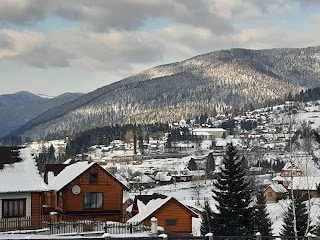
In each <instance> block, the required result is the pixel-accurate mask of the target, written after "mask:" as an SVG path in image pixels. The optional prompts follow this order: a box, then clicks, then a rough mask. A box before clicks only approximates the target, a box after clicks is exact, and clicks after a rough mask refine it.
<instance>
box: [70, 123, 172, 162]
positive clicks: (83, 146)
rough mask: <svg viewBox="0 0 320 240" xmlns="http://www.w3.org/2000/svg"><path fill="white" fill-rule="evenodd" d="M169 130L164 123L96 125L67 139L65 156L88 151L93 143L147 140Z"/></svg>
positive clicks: (106, 143) (105, 143) (104, 143)
mask: <svg viewBox="0 0 320 240" xmlns="http://www.w3.org/2000/svg"><path fill="white" fill-rule="evenodd" d="M168 131H169V125H168V124H164V123H155V124H145V125H140V124H139V125H135V124H126V125H117V124H116V125H113V126H106V127H98V128H94V129H92V130H87V131H84V132H82V133H79V134H77V135H76V136H75V137H73V138H70V139H68V141H67V146H66V157H67V158H69V157H73V156H75V155H76V154H80V153H84V152H87V151H88V148H89V147H91V146H93V145H106V146H108V145H109V144H110V143H111V142H112V141H113V140H115V139H119V140H122V141H127V142H128V141H130V140H134V139H135V140H137V139H138V140H140V141H141V140H148V139H149V137H159V136H160V135H164V133H165V132H168Z"/></svg>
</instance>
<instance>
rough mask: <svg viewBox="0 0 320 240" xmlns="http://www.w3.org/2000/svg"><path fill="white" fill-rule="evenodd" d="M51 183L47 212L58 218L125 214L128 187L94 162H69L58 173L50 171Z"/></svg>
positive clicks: (107, 217) (117, 217) (114, 218)
mask: <svg viewBox="0 0 320 240" xmlns="http://www.w3.org/2000/svg"><path fill="white" fill-rule="evenodd" d="M48 187H49V188H50V189H51V190H52V191H51V192H50V193H47V194H46V207H47V212H48V213H49V212H51V213H52V212H56V213H57V218H58V219H59V220H67V221H68V220H80V219H88V218H103V219H105V220H110V221H121V220H122V218H123V204H122V203H123V191H125V190H129V188H128V187H127V186H125V185H124V184H123V183H121V182H120V181H119V180H118V179H117V178H116V177H114V176H113V175H112V174H111V173H109V172H108V171H106V170H105V169H104V168H102V167H101V166H100V165H99V164H97V163H95V162H87V161H83V162H82V161H81V162H76V163H74V164H70V165H68V166H66V167H65V168H64V169H63V170H62V171H61V172H60V173H59V174H57V175H56V176H54V174H53V173H50V172H49V173H48Z"/></svg>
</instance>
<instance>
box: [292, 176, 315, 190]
mask: <svg viewBox="0 0 320 240" xmlns="http://www.w3.org/2000/svg"><path fill="white" fill-rule="evenodd" d="M319 185H320V177H311V176H301V177H294V178H292V183H290V184H289V185H288V189H291V188H292V189H293V190H313V191H316V190H317V188H318V186H319Z"/></svg>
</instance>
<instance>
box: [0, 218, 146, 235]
mask: <svg viewBox="0 0 320 240" xmlns="http://www.w3.org/2000/svg"><path fill="white" fill-rule="evenodd" d="M41 228H47V229H50V233H51V234H64V233H81V232H108V233H110V234H132V233H141V232H146V231H149V230H150V227H148V226H145V225H144V224H142V223H120V222H111V221H105V220H103V219H94V220H78V221H59V222H53V221H50V220H49V219H47V218H46V217H25V218H8V219H0V232H7V231H15V230H33V229H41Z"/></svg>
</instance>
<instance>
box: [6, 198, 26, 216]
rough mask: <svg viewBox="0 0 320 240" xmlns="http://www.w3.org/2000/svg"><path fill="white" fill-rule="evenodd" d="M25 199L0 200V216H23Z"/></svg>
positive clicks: (24, 214) (24, 213)
mask: <svg viewBox="0 0 320 240" xmlns="http://www.w3.org/2000/svg"><path fill="white" fill-rule="evenodd" d="M25 216H26V199H25V198H24V199H8V200H5V199H3V200H2V217H3V218H9V217H25Z"/></svg>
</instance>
